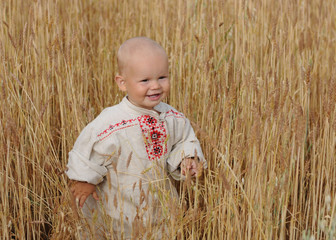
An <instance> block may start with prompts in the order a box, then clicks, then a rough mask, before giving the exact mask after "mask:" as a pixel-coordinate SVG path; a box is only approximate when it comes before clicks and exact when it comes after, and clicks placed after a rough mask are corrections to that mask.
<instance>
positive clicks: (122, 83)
mask: <svg viewBox="0 0 336 240" xmlns="http://www.w3.org/2000/svg"><path fill="white" fill-rule="evenodd" d="M114 80H115V81H116V83H117V84H118V87H119V89H120V90H121V91H123V92H126V90H127V89H126V85H125V79H124V78H123V76H120V75H117V76H115V78H114Z"/></svg>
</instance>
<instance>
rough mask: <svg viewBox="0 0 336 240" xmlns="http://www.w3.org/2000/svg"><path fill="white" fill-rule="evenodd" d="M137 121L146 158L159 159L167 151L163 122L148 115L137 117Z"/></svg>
mask: <svg viewBox="0 0 336 240" xmlns="http://www.w3.org/2000/svg"><path fill="white" fill-rule="evenodd" d="M138 121H139V124H140V128H141V131H142V135H143V138H144V142H145V147H146V152H147V156H148V159H149V160H150V161H154V160H159V159H160V158H161V157H162V156H163V155H164V154H166V153H167V142H166V138H167V132H166V128H165V125H164V122H159V121H158V120H157V119H156V118H154V117H152V116H149V115H143V116H141V117H138Z"/></svg>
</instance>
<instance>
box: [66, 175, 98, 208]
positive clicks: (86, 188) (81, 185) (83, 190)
mask: <svg viewBox="0 0 336 240" xmlns="http://www.w3.org/2000/svg"><path fill="white" fill-rule="evenodd" d="M70 190H71V193H72V195H73V196H74V199H76V205H78V206H79V207H81V208H82V207H83V206H84V203H85V201H86V199H87V198H88V196H89V195H90V194H92V196H93V198H94V199H96V200H99V197H98V194H97V192H96V186H95V185H93V184H91V183H87V182H79V181H76V182H75V184H74V185H73V186H72V187H71V188H70Z"/></svg>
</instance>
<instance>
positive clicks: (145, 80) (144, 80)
mask: <svg viewBox="0 0 336 240" xmlns="http://www.w3.org/2000/svg"><path fill="white" fill-rule="evenodd" d="M140 82H148V79H143V80H141V81H140Z"/></svg>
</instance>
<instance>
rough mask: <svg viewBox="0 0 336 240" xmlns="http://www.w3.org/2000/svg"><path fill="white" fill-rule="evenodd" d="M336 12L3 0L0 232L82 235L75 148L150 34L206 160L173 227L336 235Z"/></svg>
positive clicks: (261, 235)
mask: <svg viewBox="0 0 336 240" xmlns="http://www.w3.org/2000/svg"><path fill="white" fill-rule="evenodd" d="M335 16H336V5H335V4H334V1H333V0H325V1H319V0H312V1H292V0H283V1H277V0H270V1H267V0H257V1H243V0H237V1H235V0H229V1H221V0H218V1H217V0H213V1H205V0H195V1H182V0H174V1H168V0H167V1H160V0H151V1H150V0H139V1H135V0H133V1H132V0H127V1H117V0H112V1H108V0H102V1H94V0H88V1H84V0H74V1H65V0H59V1H39V0H36V1H19V0H16V1H11V0H2V1H1V2H0V85H1V86H0V102H1V105H0V116H1V127H0V154H1V164H0V177H1V183H2V184H1V185H0V189H1V191H0V194H1V195H0V214H1V223H0V224H1V227H0V237H1V238H2V239H10V238H16V239H41V238H47V237H50V238H53V239H73V238H76V237H77V236H78V229H79V226H82V225H83V223H82V222H81V220H80V219H79V218H78V217H77V216H76V214H75V212H74V211H73V209H72V208H70V207H69V206H70V204H69V196H70V195H69V192H68V190H67V181H68V180H67V178H66V176H65V175H64V174H63V171H64V169H65V166H66V163H67V153H68V152H69V150H70V149H71V148H72V145H73V143H74V141H75V139H76V138H77V136H78V134H79V132H80V130H81V129H82V128H83V127H84V126H85V125H86V124H87V123H88V122H89V121H90V120H92V119H93V118H94V117H95V116H96V115H97V114H98V113H99V112H100V111H101V110H102V109H103V108H105V107H107V106H110V105H113V104H115V103H117V102H118V101H119V100H120V99H121V98H122V94H121V93H120V92H119V91H118V90H117V87H116V84H115V83H114V82H113V78H114V75H115V73H116V55H115V53H116V50H117V48H118V46H119V45H120V44H121V43H122V42H123V41H124V40H125V39H127V38H130V37H133V36H139V35H145V36H148V37H151V38H153V39H154V40H156V41H158V42H159V43H161V44H162V45H163V46H164V47H165V48H166V49H167V51H168V53H169V56H170V62H171V64H170V67H171V81H172V89H171V95H170V97H169V99H168V102H169V103H170V104H171V105H173V106H174V107H176V108H177V109H179V110H181V111H182V112H184V113H185V114H186V115H187V116H188V117H189V119H190V120H191V121H192V122H193V123H194V127H195V129H196V130H197V134H198V136H199V138H200V141H201V142H202V146H203V149H204V153H205V155H206V157H207V159H208V165H209V168H208V170H207V171H206V174H205V177H204V179H203V180H202V181H201V182H197V183H185V184H184V185H182V188H183V196H185V197H186V199H187V200H188V201H189V204H188V210H187V211H186V213H185V216H184V217H180V218H179V219H178V221H177V222H172V223H171V224H172V228H171V229H173V230H174V231H173V230H171V233H172V234H177V236H178V238H186V239H301V238H303V239H310V238H311V237H312V236H313V237H314V238H315V239H335V238H336V213H335V211H336V200H335V197H336V184H335V183H336V164H335V162H336V161H335V156H336V152H335V150H336V147H335V144H336V134H335V133H336V110H335V103H336V94H335V93H336V78H335V69H336V64H335V63H336V57H335V53H336V27H335V23H336V18H335ZM181 213H182V210H180V213H179V214H180V215H181ZM177 215H178V214H177ZM311 239H312V238H311Z"/></svg>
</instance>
